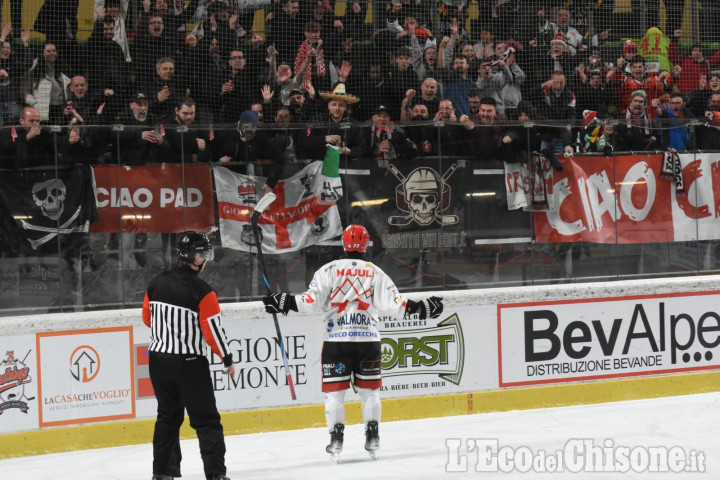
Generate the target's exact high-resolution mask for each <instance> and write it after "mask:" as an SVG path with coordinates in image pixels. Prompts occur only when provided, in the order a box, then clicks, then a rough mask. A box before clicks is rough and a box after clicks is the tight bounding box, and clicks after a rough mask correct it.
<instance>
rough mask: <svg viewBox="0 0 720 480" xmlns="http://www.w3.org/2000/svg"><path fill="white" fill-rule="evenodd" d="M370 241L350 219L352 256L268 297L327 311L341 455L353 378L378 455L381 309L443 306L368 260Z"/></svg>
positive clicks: (328, 406)
mask: <svg viewBox="0 0 720 480" xmlns="http://www.w3.org/2000/svg"><path fill="white" fill-rule="evenodd" d="M369 241H370V235H369V234H368V232H367V230H365V227H363V226H362V225H350V226H349V227H347V228H346V229H345V231H344V232H343V236H342V242H343V248H344V250H345V253H346V258H342V259H339V260H335V261H332V262H330V263H327V264H325V265H323V266H322V267H321V268H320V269H319V270H318V271H317V272H315V275H314V276H313V279H312V281H311V282H310V286H309V287H308V290H307V291H306V292H304V293H302V294H300V295H292V294H289V293H282V292H281V293H273V294H271V295H267V296H265V297H264V298H263V303H264V304H265V310H266V311H267V312H268V313H283V314H285V315H287V313H288V311H290V310H293V311H295V312H300V313H311V312H324V313H325V339H324V343H323V348H322V354H321V363H322V369H323V374H322V375H323V379H322V391H323V392H324V393H325V418H326V420H327V425H328V428H329V430H330V444H329V445H328V446H327V447H326V451H327V452H328V453H329V454H331V455H332V457H333V460H335V461H337V460H338V457H339V455H340V452H341V451H342V447H343V432H344V429H345V404H344V399H345V393H346V392H347V390H348V388H350V382H351V380H352V381H353V382H354V383H355V386H356V387H357V389H358V393H359V395H360V401H361V404H362V416H363V421H364V424H365V450H367V451H368V452H369V453H370V455H371V456H372V457H373V458H377V450H378V449H379V448H380V437H379V433H378V426H379V423H380V412H381V405H380V390H379V389H380V386H381V385H382V380H381V355H380V331H379V330H378V320H379V315H380V314H381V313H388V314H392V315H396V316H399V317H402V316H408V315H413V314H418V315H419V316H420V318H421V319H424V318H426V317H428V316H429V317H430V318H437V317H438V316H440V314H441V313H442V310H443V304H442V301H441V300H442V299H441V298H439V297H429V298H427V299H426V300H423V301H420V302H415V301H413V300H408V299H405V298H403V296H402V295H400V293H399V292H398V290H397V288H396V287H395V285H394V284H393V281H392V280H391V279H390V277H388V276H387V275H386V274H385V272H383V271H382V270H380V268H378V267H377V266H376V265H374V264H373V263H372V262H369V261H366V260H363V254H364V253H365V251H366V250H367V246H368V243H369Z"/></svg>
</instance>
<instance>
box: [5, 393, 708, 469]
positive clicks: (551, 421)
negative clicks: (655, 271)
mask: <svg viewBox="0 0 720 480" xmlns="http://www.w3.org/2000/svg"><path fill="white" fill-rule="evenodd" d="M328 438H329V436H328V433H327V431H326V429H325V428H316V429H307V430H295V431H286V432H273V433H258V434H251V435H237V436H228V437H226V443H227V450H228V453H227V456H226V462H227V466H228V476H229V477H230V478H231V479H233V480H251V479H262V480H269V479H292V480H301V479H308V480H310V479H312V480H320V479H326V478H327V479H330V480H347V479H358V480H370V479H371V480H376V479H399V478H408V479H433V480H435V479H471V478H472V479H503V480H505V479H520V478H522V479H527V478H544V479H555V478H577V479H583V480H586V479H588V480H592V479H600V480H614V479H620V478H622V479H653V480H655V479H658V480H660V479H675V480H679V479H683V480H685V479H691V480H692V479H698V480H705V479H720V442H719V441H718V440H720V393H710V394H701V395H688V396H681V397H668V398H659V399H652V400H638V401H631V402H617V403H607V404H599V405H584V406H574V407H563V408H552V409H539V410H526V411H513V412H505V413H490V414H480V415H469V416H467V415H466V416H455V417H444V418H434V419H423V420H413V421H403V422H385V423H381V426H380V439H381V450H380V454H381V456H380V459H379V460H377V461H374V460H371V459H370V458H369V456H368V454H367V453H366V452H365V451H364V450H363V443H364V435H363V431H362V427H361V426H360V425H348V426H347V428H346V431H345V449H344V451H343V454H342V456H341V458H340V463H339V464H333V463H331V462H330V461H329V456H328V454H326V453H325V445H326V444H327V442H328ZM473 438H483V439H497V441H498V445H499V446H500V447H513V448H518V447H522V446H525V447H529V449H531V450H532V451H533V452H534V453H536V452H538V451H540V450H545V451H548V452H553V451H556V450H560V449H563V448H564V446H565V445H566V443H567V442H568V441H569V440H571V439H575V438H582V439H585V438H587V439H593V440H594V442H595V445H598V446H603V442H605V441H606V440H607V439H610V440H612V442H613V445H615V446H623V447H629V449H634V448H636V447H656V446H665V447H667V448H668V449H669V448H671V447H673V446H677V447H681V448H682V449H683V450H684V451H685V452H690V451H691V450H694V451H696V452H701V453H702V454H704V457H705V462H704V469H705V471H704V472H702V473H690V472H684V473H660V472H642V473H637V472H634V471H632V470H630V471H629V472H627V473H618V472H614V473H609V472H602V473H591V472H580V473H571V472H565V473H562V474H561V473H557V472H556V473H542V474H538V473H533V472H532V471H531V472H530V473H525V474H523V473H520V472H518V471H512V472H509V473H503V472H498V473H485V472H476V471H475V464H476V462H477V456H476V452H472V453H468V452H467V440H468V439H473ZM447 439H460V440H461V441H462V445H463V446H462V447H460V449H459V450H455V453H456V454H454V455H450V454H449V449H448V447H447V446H446V441H447ZM0 443H2V442H0ZM182 451H183V461H182V471H183V477H182V478H184V479H186V480H202V479H204V475H203V474H202V463H201V461H200V454H199V451H198V447H197V440H186V441H183V442H182ZM460 456H464V457H466V459H467V463H468V471H467V472H448V471H447V469H448V463H449V462H450V464H451V465H457V464H458V463H457V462H458V461H460ZM151 465H152V445H150V444H144V445H136V446H128V447H116V448H105V449H97V450H86V451H78V452H71V453H62V454H51V455H43V456H35V457H23V458H10V459H5V460H0V472H1V474H0V475H1V477H2V478H3V479H24V480H41V479H53V480H65V479H68V480H69V479H72V480H78V479H79V480H85V479H88V480H90V479H122V480H135V479H139V480H149V479H150V477H151ZM617 465H618V464H616V466H617ZM451 468H452V467H451Z"/></svg>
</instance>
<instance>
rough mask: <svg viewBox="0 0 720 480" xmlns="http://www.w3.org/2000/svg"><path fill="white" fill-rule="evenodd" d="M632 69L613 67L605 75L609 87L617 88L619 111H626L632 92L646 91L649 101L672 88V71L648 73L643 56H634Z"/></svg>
mask: <svg viewBox="0 0 720 480" xmlns="http://www.w3.org/2000/svg"><path fill="white" fill-rule="evenodd" d="M630 69H631V72H632V73H630V74H628V73H625V72H623V71H618V68H617V67H613V68H611V69H610V70H608V73H607V76H606V77H605V79H606V81H607V85H608V87H609V88H616V89H617V96H618V113H625V110H627V108H628V105H630V94H631V93H633V92H635V91H636V90H642V91H644V92H645V95H646V96H647V99H646V100H647V102H652V100H653V99H654V98H659V97H661V96H662V95H664V94H665V93H670V91H671V90H672V86H673V77H672V76H670V73H669V72H665V71H663V72H660V74H659V75H647V74H646V73H645V59H644V58H643V57H640V56H636V57H634V58H633V60H632V64H631V66H630Z"/></svg>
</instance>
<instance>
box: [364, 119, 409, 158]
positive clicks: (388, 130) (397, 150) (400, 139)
mask: <svg viewBox="0 0 720 480" xmlns="http://www.w3.org/2000/svg"><path fill="white" fill-rule="evenodd" d="M366 132H367V134H368V137H369V138H368V150H367V152H368V154H367V157H368V158H370V159H373V160H391V161H392V160H409V159H411V158H415V157H416V156H417V155H418V148H417V145H415V143H413V142H412V141H411V140H410V139H409V138H408V136H407V134H406V133H405V130H403V129H402V128H400V127H398V126H396V125H395V124H394V123H393V121H392V117H391V113H390V110H389V109H388V107H386V106H385V105H378V107H377V108H376V109H375V114H374V115H373V117H372V124H371V125H370V127H369V128H368V129H367V130H366Z"/></svg>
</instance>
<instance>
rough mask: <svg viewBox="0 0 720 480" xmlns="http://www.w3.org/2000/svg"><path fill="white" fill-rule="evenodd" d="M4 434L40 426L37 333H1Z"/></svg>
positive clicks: (0, 406) (1, 422)
mask: <svg viewBox="0 0 720 480" xmlns="http://www.w3.org/2000/svg"><path fill="white" fill-rule="evenodd" d="M0 352H2V357H0V434H1V433H9V432H13V431H23V430H31V429H35V428H37V427H38V400H37V397H38V378H37V377H38V375H37V373H38V372H37V363H36V356H35V335H13V336H9V337H0Z"/></svg>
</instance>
